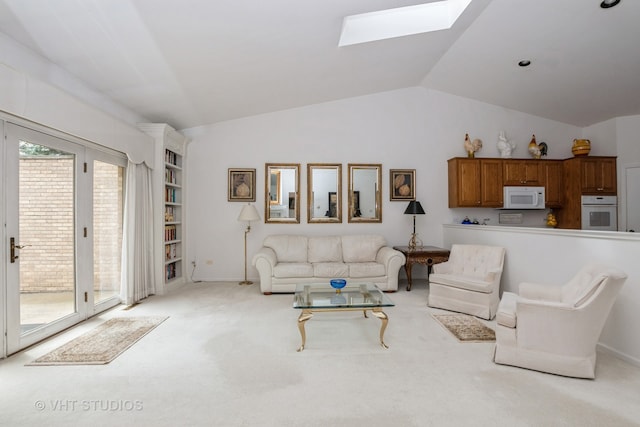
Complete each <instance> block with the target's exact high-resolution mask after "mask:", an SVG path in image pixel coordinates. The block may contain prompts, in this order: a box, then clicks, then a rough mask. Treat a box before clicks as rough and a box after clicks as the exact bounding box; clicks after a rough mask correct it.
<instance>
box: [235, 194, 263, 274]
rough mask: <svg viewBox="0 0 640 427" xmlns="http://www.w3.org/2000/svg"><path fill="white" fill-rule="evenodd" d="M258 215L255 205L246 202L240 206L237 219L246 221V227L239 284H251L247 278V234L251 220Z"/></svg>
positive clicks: (256, 218) (257, 219)
mask: <svg viewBox="0 0 640 427" xmlns="http://www.w3.org/2000/svg"><path fill="white" fill-rule="evenodd" d="M259 220H260V215H259V214H258V211H257V210H256V207H255V206H253V205H252V204H247V205H245V206H243V207H242V210H241V211H240V215H238V221H247V229H246V230H244V280H243V281H242V282H240V283H239V284H240V285H251V284H253V282H252V281H250V280H247V234H249V232H250V231H251V221H259Z"/></svg>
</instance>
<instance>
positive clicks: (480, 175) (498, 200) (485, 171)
mask: <svg viewBox="0 0 640 427" xmlns="http://www.w3.org/2000/svg"><path fill="white" fill-rule="evenodd" d="M448 169H449V207H450V208H461V207H491V208H497V207H502V205H503V192H502V185H503V184H502V172H503V170H502V169H503V167H502V160H501V159H475V158H465V157H454V158H452V159H449V161H448Z"/></svg>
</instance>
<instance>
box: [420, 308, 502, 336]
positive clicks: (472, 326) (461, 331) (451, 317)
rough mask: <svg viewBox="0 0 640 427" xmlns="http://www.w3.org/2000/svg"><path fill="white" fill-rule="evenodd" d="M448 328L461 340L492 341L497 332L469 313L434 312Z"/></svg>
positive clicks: (439, 320)
mask: <svg viewBox="0 0 640 427" xmlns="http://www.w3.org/2000/svg"><path fill="white" fill-rule="evenodd" d="M431 316H432V317H433V318H434V319H436V320H437V321H438V323H440V324H441V325H442V326H443V327H444V328H445V329H446V330H448V331H449V332H451V333H452V334H453V336H454V337H456V338H457V339H458V341H460V342H492V341H495V340H496V333H495V332H494V330H493V329H491V328H490V327H488V326H486V325H485V324H484V323H482V322H481V321H479V320H478V319H476V318H475V317H473V316H469V315H467V314H432V315H431Z"/></svg>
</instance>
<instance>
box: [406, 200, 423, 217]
mask: <svg viewBox="0 0 640 427" xmlns="http://www.w3.org/2000/svg"><path fill="white" fill-rule="evenodd" d="M404 213H405V215H424V209H422V205H421V204H420V202H418V201H417V200H412V201H410V202H409V206H407V209H405V210H404Z"/></svg>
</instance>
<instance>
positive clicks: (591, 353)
mask: <svg viewBox="0 0 640 427" xmlns="http://www.w3.org/2000/svg"><path fill="white" fill-rule="evenodd" d="M626 278H627V275H626V274H625V273H623V272H622V271H620V270H617V269H614V268H611V267H607V266H603V265H591V266H586V267H584V268H583V269H582V270H580V271H579V272H578V274H576V276H574V277H573V278H572V279H571V280H570V281H569V282H567V283H566V284H564V285H561V286H560V285H558V286H553V285H541V284H535V283H521V284H520V287H519V295H516V294H514V293H511V292H504V293H503V295H502V300H501V301H500V305H499V307H498V314H497V318H496V322H497V325H496V347H495V353H494V358H493V360H494V362H495V363H499V364H504V365H512V366H519V367H521V368H528V369H533V370H537V371H543V372H549V373H552V374H558V375H564V376H569V377H578V378H594V377H595V365H596V344H597V342H598V339H599V337H600V333H601V332H602V328H603V327H604V323H605V321H606V320H607V316H608V315H609V311H610V310H611V307H612V306H613V303H614V302H615V299H616V297H617V295H618V292H619V291H620V289H621V288H622V285H623V284H624V282H625V280H626Z"/></svg>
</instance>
